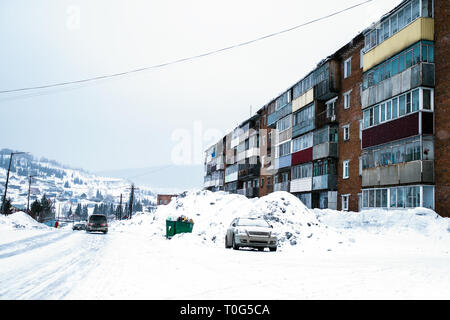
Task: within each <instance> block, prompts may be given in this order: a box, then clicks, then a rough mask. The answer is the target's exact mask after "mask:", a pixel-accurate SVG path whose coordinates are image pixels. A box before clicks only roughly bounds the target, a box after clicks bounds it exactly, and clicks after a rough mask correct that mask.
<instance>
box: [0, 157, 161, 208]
mask: <svg viewBox="0 0 450 320" xmlns="http://www.w3.org/2000/svg"><path fill="white" fill-rule="evenodd" d="M13 151H14V150H10V149H1V150H0V191H1V198H2V197H3V192H4V188H5V182H6V176H7V170H8V166H9V161H10V154H11V152H13ZM14 152H15V151H14ZM30 175H31V176H33V178H32V183H31V192H30V204H31V202H33V201H34V200H38V199H40V198H41V197H42V196H43V195H44V194H45V195H46V197H47V198H49V199H51V200H52V201H53V203H55V205H58V206H59V208H60V209H61V208H62V209H61V210H60V211H65V210H66V211H67V210H68V208H69V207H72V206H74V205H77V204H79V203H83V205H87V206H89V208H93V207H94V205H95V204H96V203H108V204H115V205H117V204H118V203H119V202H120V195H122V200H123V203H126V202H127V201H128V198H129V194H130V185H131V183H130V182H129V181H126V180H124V179H121V178H110V177H105V176H99V175H95V174H92V173H89V172H88V171H86V170H84V169H73V168H70V167H69V166H66V165H62V164H60V163H59V162H57V161H55V160H49V159H46V158H40V159H36V158H34V157H33V156H32V155H31V154H18V155H14V156H13V161H12V162H11V171H10V177H9V183H8V190H7V198H11V201H12V205H13V206H14V207H16V208H18V209H26V206H27V200H28V188H29V176H30ZM138 187H139V189H138V190H136V193H135V197H136V199H141V200H142V201H143V202H144V203H146V204H151V203H155V202H156V195H155V194H154V193H153V192H152V190H150V189H148V188H146V187H144V186H142V187H141V186H138Z"/></svg>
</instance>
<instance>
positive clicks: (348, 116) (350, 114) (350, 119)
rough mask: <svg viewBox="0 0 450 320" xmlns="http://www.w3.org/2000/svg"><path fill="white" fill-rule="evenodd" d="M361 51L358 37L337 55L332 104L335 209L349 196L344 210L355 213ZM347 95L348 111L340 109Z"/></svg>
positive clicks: (357, 186)
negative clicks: (346, 70)
mask: <svg viewBox="0 0 450 320" xmlns="http://www.w3.org/2000/svg"><path fill="white" fill-rule="evenodd" d="M363 47H364V37H363V35H362V34H359V35H358V36H356V37H355V38H354V39H353V40H352V41H351V42H350V43H349V44H347V45H346V46H344V47H343V48H341V49H340V50H339V51H338V52H337V55H338V57H339V60H340V62H341V79H340V80H341V92H340V94H339V98H338V100H337V102H336V109H337V120H338V123H339V143H338V158H339V162H338V168H337V169H338V170H337V173H338V178H337V179H338V183H337V185H338V199H337V209H338V210H342V201H341V199H342V198H341V196H342V195H350V197H349V203H348V210H349V211H359V195H358V194H359V193H360V192H361V176H360V175H359V157H360V156H361V139H360V129H359V124H360V120H361V119H362V117H363V115H362V110H361V96H360V85H361V81H362V73H363V69H362V68H361V67H360V52H361V50H362V49H363ZM350 57H351V72H350V76H349V77H347V78H345V79H344V72H343V70H344V62H345V61H346V60H347V59H348V58H350ZM350 90H351V92H350V107H349V108H348V109H344V93H347V92H349V91H350ZM346 125H349V140H344V128H343V127H344V126H346ZM345 160H350V162H349V178H347V179H344V178H343V162H344V161H345Z"/></svg>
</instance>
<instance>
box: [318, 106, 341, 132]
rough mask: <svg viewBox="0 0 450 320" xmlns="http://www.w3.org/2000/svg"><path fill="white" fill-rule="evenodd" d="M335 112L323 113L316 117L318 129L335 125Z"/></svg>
mask: <svg viewBox="0 0 450 320" xmlns="http://www.w3.org/2000/svg"><path fill="white" fill-rule="evenodd" d="M336 119H337V117H336V114H335V113H334V111H327V110H325V111H323V112H320V113H319V114H317V115H316V128H320V127H323V126H325V125H327V124H330V123H334V122H336V121H337V120H336Z"/></svg>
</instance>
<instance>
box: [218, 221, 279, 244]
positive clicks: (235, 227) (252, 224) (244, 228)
mask: <svg viewBox="0 0 450 320" xmlns="http://www.w3.org/2000/svg"><path fill="white" fill-rule="evenodd" d="M277 243H278V238H277V237H276V235H274V232H273V226H272V225H270V224H269V223H268V222H267V221H266V220H264V219H261V218H236V219H234V220H233V222H231V225H230V227H229V228H228V230H227V234H226V235H225V248H233V249H235V250H238V249H239V248H241V247H250V248H257V249H258V250H261V251H262V250H264V248H269V249H270V251H276V250H277Z"/></svg>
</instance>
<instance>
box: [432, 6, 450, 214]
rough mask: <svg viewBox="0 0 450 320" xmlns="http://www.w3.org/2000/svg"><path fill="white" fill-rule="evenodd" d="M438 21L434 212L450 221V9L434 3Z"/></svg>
mask: <svg viewBox="0 0 450 320" xmlns="http://www.w3.org/2000/svg"><path fill="white" fill-rule="evenodd" d="M434 17H435V63H436V85H435V92H434V101H435V109H434V112H435V120H434V121H435V140H434V148H435V154H434V157H435V169H434V170H435V185H436V189H435V206H436V208H435V210H436V212H437V213H439V214H440V215H441V216H446V217H450V5H449V2H448V0H435V1H434Z"/></svg>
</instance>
